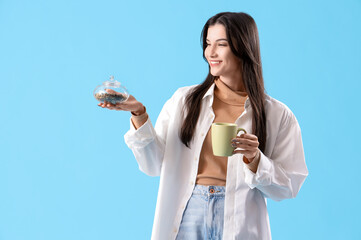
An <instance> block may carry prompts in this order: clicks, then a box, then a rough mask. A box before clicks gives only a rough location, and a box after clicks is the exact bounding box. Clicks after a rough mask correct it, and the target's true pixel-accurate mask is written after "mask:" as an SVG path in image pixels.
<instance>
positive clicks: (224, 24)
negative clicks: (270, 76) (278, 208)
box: [99, 12, 308, 240]
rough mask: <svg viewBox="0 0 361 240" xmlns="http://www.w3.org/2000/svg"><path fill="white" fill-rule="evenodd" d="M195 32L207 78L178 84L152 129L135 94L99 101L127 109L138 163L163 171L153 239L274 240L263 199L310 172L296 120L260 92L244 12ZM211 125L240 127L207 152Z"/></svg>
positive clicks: (254, 35)
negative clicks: (226, 148) (226, 142)
mask: <svg viewBox="0 0 361 240" xmlns="http://www.w3.org/2000/svg"><path fill="white" fill-rule="evenodd" d="M202 38H203V50H204V51H203V57H204V59H205V60H206V61H207V62H208V63H209V74H208V76H207V78H206V79H205V81H204V82H203V83H201V84H200V85H196V86H190V87H183V88H180V89H178V90H177V91H176V92H175V93H174V95H173V96H172V97H171V98H170V99H169V100H168V101H167V102H166V103H165V105H164V107H163V109H162V111H161V113H160V115H159V117H158V119H157V122H156V124H155V127H153V125H152V123H151V121H150V119H149V118H148V115H147V113H146V109H145V107H144V106H143V104H142V103H140V102H138V101H137V100H136V99H135V98H134V97H133V96H130V98H129V100H128V101H127V102H125V103H121V104H117V105H113V104H110V103H104V104H99V106H101V107H105V108H108V109H113V110H124V111H130V112H131V113H132V117H131V124H130V125H131V126H130V127H131V129H130V130H129V131H128V132H127V133H126V135H125V141H126V143H127V145H128V146H129V148H131V149H132V151H133V153H134V155H135V158H136V160H137V162H138V164H139V168H140V170H141V171H143V172H144V173H146V174H148V175H150V176H160V185H159V192H158V200H157V206H156V212H155V218H154V225H153V232H152V239H154V240H155V239H157V240H158V239H160V240H169V239H187V240H192V239H232V240H233V239H247V240H250V239H271V233H270V226H269V220H268V213H267V205H266V198H271V199H274V200H276V201H280V200H282V199H287V198H294V197H295V196H296V195H297V193H298V192H299V190H300V188H301V185H302V184H303V182H304V180H305V178H306V176H307V175H308V170H307V167H306V164H305V159H304V152H303V146H302V138H301V131H300V127H299V125H298V122H297V120H296V118H295V116H294V115H293V113H292V112H291V110H290V109H289V108H288V107H287V106H286V105H285V104H283V103H281V102H279V101H277V100H275V99H274V98H272V97H270V96H268V95H267V94H266V93H265V89H264V83H263V77H262V65H261V56H260V46H259V39H258V30H257V26H256V24H255V22H254V20H253V18H252V17H251V16H249V15H248V14H246V13H233V12H223V13H219V14H217V15H215V16H213V17H211V18H210V19H209V20H208V21H207V22H206V24H205V26H204V28H203V31H202ZM213 122H229V123H236V124H237V125H238V126H239V127H242V128H244V129H246V131H247V134H242V135H240V136H239V137H236V138H234V139H232V141H231V142H230V144H232V146H234V147H235V151H234V154H233V155H232V156H230V157H217V156H214V155H213V153H212V147H211V136H210V127H211V124H212V123H213Z"/></svg>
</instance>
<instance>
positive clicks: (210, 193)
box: [176, 185, 226, 240]
mask: <svg viewBox="0 0 361 240" xmlns="http://www.w3.org/2000/svg"><path fill="white" fill-rule="evenodd" d="M225 192H226V187H224V186H203V185H195V187H194V190H193V193H192V196H191V198H190V199H189V201H188V203H187V206H186V208H185V210H184V213H183V218H182V221H181V224H180V227H179V232H178V235H177V238H176V239H177V240H205V239H207V240H208V239H212V240H220V239H222V235H223V216H224V197H225Z"/></svg>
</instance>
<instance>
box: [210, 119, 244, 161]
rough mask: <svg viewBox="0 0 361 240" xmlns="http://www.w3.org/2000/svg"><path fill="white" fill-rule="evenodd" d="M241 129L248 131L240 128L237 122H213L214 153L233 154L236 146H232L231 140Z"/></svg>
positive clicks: (221, 154) (222, 155) (224, 155)
mask: <svg viewBox="0 0 361 240" xmlns="http://www.w3.org/2000/svg"><path fill="white" fill-rule="evenodd" d="M240 131H243V132H244V133H247V132H246V130H244V129H243V128H239V127H238V126H237V125H236V124H235V123H213V124H212V130H211V134H212V148H213V155H215V156H221V157H226V156H232V153H233V151H234V149H235V148H234V147H232V145H231V140H232V139H233V138H235V137H236V136H237V134H238V133H239V132H240Z"/></svg>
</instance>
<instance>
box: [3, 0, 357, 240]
mask: <svg viewBox="0 0 361 240" xmlns="http://www.w3.org/2000/svg"><path fill="white" fill-rule="evenodd" d="M222 11H244V12H247V13H249V14H251V15H252V16H253V17H254V19H255V20H256V23H257V25H258V29H259V34H260V42H261V54H262V62H263V70H264V78H265V84H266V89H267V92H268V94H270V95H271V96H273V97H274V98H276V99H278V100H280V101H282V102H284V103H285V104H286V105H288V106H289V107H290V108H291V110H292V111H293V112H294V113H295V115H296V117H297V119H298V121H299V123H300V126H301V129H302V134H303V141H304V150H305V155H306V162H307V166H308V169H309V177H308V178H307V179H306V181H305V183H304V185H303V187H302V189H301V191H300V193H299V195H298V196H297V198H296V199H292V200H285V201H282V202H274V201H272V200H269V201H268V206H269V215H270V223H271V231H272V235H273V239H277V240H279V239H361V228H360V222H359V216H360V214H361V210H360V203H361V188H360V183H361V177H360V176H361V174H360V169H361V163H360V154H359V148H360V140H359V139H360V133H361V131H360V125H359V124H360V121H361V119H360V115H359V113H358V112H359V110H360V107H359V103H360V100H359V96H360V90H361V86H360V85H361V84H360V81H361V44H360V43H361V26H360V25H361V24H360V23H361V1H360V0H346V1H311V0H307V1H292V3H291V1H266V0H263V1H239V0H233V1H213V0H212V1H211V0H207V1H173V2H171V1H146V0H143V1H116V0H114V1H110V0H103V1H70V0H62V1H60V0H59V1H46V0H43V1H40V0H32V1H19V0H0V80H1V86H0V113H1V117H0V148H1V149H0V239H1V240H25V239H26V240H49V239H52V240H63V239H67V240H73V239H87V240H93V239H107V240H108V239H109V240H110V239H150V235H151V230H152V224H153V217H154V210H155V204H156V197H157V191H158V182H159V178H153V177H148V176H146V175H145V174H143V173H142V172H140V171H139V169H138V165H137V163H136V160H135V159H134V157H133V155H132V152H131V151H130V150H129V149H128V148H127V146H126V145H125V143H124V138H123V135H124V134H125V133H126V131H127V130H128V129H129V117H130V114H129V113H125V112H115V111H109V110H106V109H102V108H99V107H98V106H97V102H96V100H95V99H94V98H93V96H92V92H93V90H94V88H95V87H96V86H97V85H99V84H101V83H102V82H103V81H105V80H107V79H108V78H109V76H110V75H114V76H115V77H116V79H118V80H120V81H121V82H122V83H123V84H124V85H125V86H126V87H127V88H128V90H129V91H130V93H131V94H133V95H134V96H135V97H136V98H137V99H138V100H140V101H141V102H143V103H144V104H145V105H146V107H147V110H148V112H149V115H150V118H151V120H152V122H153V123H155V121H156V119H157V116H158V114H159V112H160V110H161V108H162V106H163V104H164V103H165V101H166V100H167V99H168V98H169V97H170V96H171V95H172V94H173V92H174V91H175V90H176V89H177V88H179V87H181V86H186V85H193V84H198V83H200V82H202V81H203V80H204V78H205V76H206V74H207V71H208V68H207V64H206V63H205V61H204V60H203V58H202V48H201V44H200V33H201V30H202V27H203V25H204V23H205V22H206V21H207V19H208V18H210V17H211V16H213V15H214V14H216V13H218V12H222ZM175 187H177V186H175Z"/></svg>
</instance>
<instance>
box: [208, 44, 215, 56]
mask: <svg viewBox="0 0 361 240" xmlns="http://www.w3.org/2000/svg"><path fill="white" fill-rule="evenodd" d="M207 50H208V54H209V57H210V58H215V57H217V51H216V47H214V46H213V45H211V46H208V47H207Z"/></svg>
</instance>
